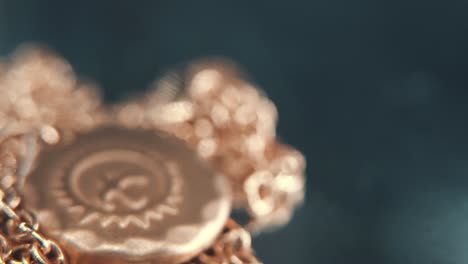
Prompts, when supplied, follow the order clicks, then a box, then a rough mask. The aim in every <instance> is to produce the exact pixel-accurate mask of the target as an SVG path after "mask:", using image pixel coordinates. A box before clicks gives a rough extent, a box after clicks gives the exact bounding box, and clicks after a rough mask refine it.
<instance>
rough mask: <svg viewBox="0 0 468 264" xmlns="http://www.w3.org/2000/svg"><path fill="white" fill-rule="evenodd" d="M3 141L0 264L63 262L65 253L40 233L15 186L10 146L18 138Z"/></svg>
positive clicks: (15, 162)
mask: <svg viewBox="0 0 468 264" xmlns="http://www.w3.org/2000/svg"><path fill="white" fill-rule="evenodd" d="M5 141H6V142H0V263H11V264H14V263H23V264H27V263H31V264H33V263H40V264H65V263H66V259H65V256H64V253H63V252H62V250H61V249H60V247H59V246H58V245H57V244H56V243H55V242H54V241H52V240H50V239H48V238H46V237H45V236H44V235H43V234H42V233H41V232H40V230H39V223H38V221H37V218H36V216H35V215H34V213H32V212H31V211H28V210H27V209H25V208H24V207H23V204H22V201H21V196H20V194H19V193H18V190H17V188H16V186H17V183H18V182H17V177H16V176H15V172H16V169H17V166H18V156H16V155H15V154H14V152H15V151H14V150H12V149H11V148H9V146H12V145H13V146H18V144H21V142H20V139H18V138H11V139H7V140H5ZM9 141H13V142H15V144H11V142H9Z"/></svg>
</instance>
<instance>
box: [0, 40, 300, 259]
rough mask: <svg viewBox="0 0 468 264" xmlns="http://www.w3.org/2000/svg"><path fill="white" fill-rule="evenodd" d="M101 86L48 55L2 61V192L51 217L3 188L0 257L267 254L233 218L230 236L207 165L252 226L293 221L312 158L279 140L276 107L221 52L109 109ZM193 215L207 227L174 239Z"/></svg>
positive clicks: (29, 52)
mask: <svg viewBox="0 0 468 264" xmlns="http://www.w3.org/2000/svg"><path fill="white" fill-rule="evenodd" d="M96 91H97V90H96V89H95V88H94V86H93V85H92V84H89V83H83V82H81V81H78V80H77V79H76V78H75V76H74V74H73V71H72V70H71V67H70V66H69V65H68V64H67V63H66V62H64V61H63V60H61V59H59V58H58V57H56V56H54V55H52V54H51V53H49V52H46V51H44V50H39V49H34V48H23V49H21V50H20V51H19V52H18V53H16V55H14V56H12V57H11V58H10V59H9V60H5V61H3V62H2V61H0V149H1V150H2V156H0V183H1V184H2V185H1V186H0V187H1V190H2V191H4V192H5V193H10V192H11V193H14V194H15V193H19V194H20V195H24V196H26V197H27V200H28V203H27V205H28V206H26V208H35V210H34V212H36V213H38V219H39V222H40V223H41V225H42V227H41V229H39V225H38V222H37V221H35V220H34V219H36V218H35V217H34V213H33V212H29V211H28V213H27V214H26V213H23V211H24V205H23V203H22V202H20V201H21V200H22V199H21V196H20V195H16V194H15V195H11V197H13V198H12V199H10V198H9V197H10V196H9V195H5V196H3V198H2V199H0V200H1V201H2V202H3V203H2V204H0V209H1V211H0V216H1V217H0V226H8V230H9V231H8V230H7V231H5V230H6V229H5V228H3V229H5V230H4V231H3V232H0V235H1V236H0V248H1V249H4V250H3V251H2V252H3V253H2V252H0V253H2V254H3V255H0V259H1V260H2V261H4V262H7V261H13V260H14V261H19V262H18V263H62V262H64V261H66V259H65V258H64V256H65V255H66V256H67V257H68V260H69V262H72V263H78V262H79V263H113V262H114V263H128V262H129V261H130V262H135V263H152V262H154V263H156V262H157V263H161V261H162V262H163V263H166V262H167V263H178V262H179V263H180V261H186V260H188V259H189V258H191V257H193V258H192V260H190V261H189V262H188V263H200V264H201V263H203V264H214V263H234V264H237V263H258V260H257V259H256V258H255V257H254V254H253V252H252V249H251V247H250V235H249V233H247V231H246V230H245V229H243V228H241V227H239V226H237V225H236V224H234V222H233V221H232V220H229V221H228V222H227V224H226V226H225V228H224V231H223V232H221V227H222V225H223V224H224V221H225V220H226V219H227V217H228V216H227V215H228V213H227V211H229V209H226V208H229V203H228V205H227V206H226V203H225V202H219V201H225V200H226V199H227V197H226V196H223V194H224V195H226V194H227V193H229V192H228V191H222V192H219V190H220V189H223V188H224V187H220V186H223V184H222V183H220V180H215V179H219V177H218V176H216V175H214V174H213V172H211V170H209V169H208V170H207V171H205V169H206V168H205V166H209V167H211V168H212V169H214V170H215V171H216V172H218V173H219V174H221V175H224V176H225V179H227V181H228V182H229V185H230V189H231V190H232V194H233V205H234V207H235V208H239V209H244V210H246V211H247V212H248V213H249V214H250V216H251V221H250V222H249V223H248V225H247V226H246V227H247V229H248V230H249V231H255V232H260V231H263V230H265V229H270V228H275V227H279V226H281V225H284V224H286V223H287V222H288V221H289V220H290V218H291V216H292V214H293V212H294V209H295V208H296V207H297V206H298V205H300V204H301V203H302V201H303V198H304V184H305V180H304V170H305V159H304V157H303V156H302V154H301V153H299V152H298V151H296V150H294V149H293V148H291V147H289V146H286V145H284V144H282V143H279V142H278V140H277V137H276V131H275V130H276V123H277V110H276V107H275V106H274V104H273V103H272V102H271V101H270V100H269V99H268V98H267V97H266V96H265V95H264V94H263V93H262V92H261V91H260V90H259V89H258V88H256V87H254V86H253V85H252V84H251V83H249V82H247V81H245V78H244V76H243V75H241V74H240V73H239V71H238V69H237V67H235V66H234V65H233V64H232V63H229V62H226V61H223V60H210V61H205V62H196V63H194V64H191V65H190V66H189V67H186V68H183V69H181V70H180V71H175V72H171V73H169V74H167V75H166V76H164V77H163V78H162V79H160V80H159V81H157V82H155V83H154V84H153V89H152V91H151V92H149V93H148V94H146V95H145V96H142V97H140V98H133V99H132V100H130V101H127V102H124V103H120V104H118V105H115V106H111V107H106V106H104V105H103V104H102V103H101V101H100V99H99V95H98V93H97V92H96ZM158 131H164V133H167V134H169V135H170V136H168V135H167V134H164V133H163V132H158ZM150 134H151V135H150ZM163 135H164V136H163ZM172 137H175V138H178V140H181V141H183V142H184V144H182V143H180V142H179V141H178V140H176V139H174V138H172ZM162 138H164V140H162ZM171 142H172V143H174V144H175V145H177V146H181V148H183V149H184V150H180V151H175V150H174V149H173V148H172V147H167V146H168V145H171V144H172V143H171ZM175 142H178V143H175ZM183 145H186V146H188V147H189V148H191V149H192V150H193V151H195V152H196V153H197V154H198V157H199V158H196V159H197V162H196V163H190V161H191V160H192V161H193V159H194V157H195V156H193V155H194V154H193V153H192V152H191V151H189V150H187V149H186V148H185V147H182V146H183ZM175 149H179V147H175ZM171 151H172V152H171ZM174 151H175V152H174ZM170 153H173V154H170ZM180 153H192V154H187V155H189V156H190V157H191V158H187V159H186V158H183V156H184V155H183V154H180ZM179 154H180V155H179ZM171 155H172V156H171ZM187 157H188V156H187ZM198 159H200V160H198ZM186 162H189V163H190V164H192V165H187V164H186ZM174 164H178V165H174ZM203 164H205V165H203ZM201 167H203V168H205V169H203V168H201ZM201 171H205V172H206V173H201ZM201 174H203V175H201ZM209 175H211V176H209ZM210 177H211V178H210ZM221 181H222V180H221ZM25 182H26V186H25ZM205 189H206V192H203V194H200V195H198V194H195V193H198V192H200V191H201V190H205ZM210 190H211V191H210ZM216 190H218V191H216ZM203 197H204V198H203ZM209 197H211V199H214V200H216V199H217V198H218V206H215V205H213V206H210V203H211V202H210V201H208V200H210V199H208V198H209ZM216 197H217V198H216ZM205 198H206V199H205ZM29 205H30V206H29ZM15 214H16V215H17V216H18V217H15V216H14V215H15ZM23 215H25V216H23ZM178 217H179V218H178ZM174 219H179V220H177V221H176V220H174ZM221 219H223V220H221ZM173 220H174V221H173ZM178 221H180V222H178ZM184 221H188V222H187V223H191V224H194V225H199V227H200V226H201V227H200V228H198V229H200V230H203V226H206V229H205V230H206V232H207V233H210V234H209V235H207V236H203V237H202V236H200V237H197V234H198V233H197V232H198V231H199V232H201V231H200V230H198V229H197V230H198V231H197V232H195V231H194V229H193V228H185V229H184V228H181V229H179V230H178V231H177V232H176V231H174V232H173V233H172V235H170V234H169V233H171V231H170V230H171V228H175V229H174V230H177V226H186V225H185V224H182V222H184ZM212 221H215V222H216V224H213V223H212ZM184 223H185V222H184ZM208 223H209V224H208ZM191 224H187V225H188V226H190V225H191ZM26 226H27V227H28V228H26ZM12 230H13V231H15V232H16V233H15V234H17V233H18V234H20V235H19V236H15V235H12V234H13V233H12V232H13V231H12ZM43 231H45V233H43ZM44 234H45V235H44ZM18 237H29V238H30V240H27V241H22V240H18V239H17V238H18ZM46 237H47V238H46ZM216 237H217V238H216ZM2 238H3V239H2ZM51 239H56V240H57V241H59V243H58V244H57V243H55V242H53V240H51ZM135 239H137V240H138V239H140V240H138V241H136V240H135ZM129 241H130V242H129ZM135 241H136V242H138V243H136V242H135ZM191 241H192V242H193V241H196V242H193V243H192V242H191ZM158 243H159V244H158ZM4 245H7V246H4ZM59 245H60V246H59ZM19 248H21V249H19ZM62 249H64V250H65V254H64V253H63V252H62ZM17 250H20V251H18V252H19V253H15V252H16V251H17ZM195 254H197V256H195ZM43 256H46V257H47V259H46V258H44V257H43ZM0 263H1V261H0ZM11 263H16V262H11Z"/></svg>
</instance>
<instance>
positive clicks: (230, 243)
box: [183, 219, 261, 264]
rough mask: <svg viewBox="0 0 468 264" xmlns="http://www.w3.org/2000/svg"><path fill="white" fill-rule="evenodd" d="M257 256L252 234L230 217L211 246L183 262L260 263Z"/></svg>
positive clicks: (218, 263)
mask: <svg viewBox="0 0 468 264" xmlns="http://www.w3.org/2000/svg"><path fill="white" fill-rule="evenodd" d="M260 263H261V262H260V261H259V260H258V259H257V258H256V257H255V255H254V253H253V251H252V247H251V238H250V234H249V233H248V232H247V231H246V230H245V229H243V228H242V227H240V226H239V225H238V224H236V222H234V221H233V220H232V219H230V220H229V221H228V222H227V223H226V226H225V228H224V230H223V233H222V234H221V235H220V236H219V238H218V239H217V240H216V242H215V243H214V244H213V246H212V247H211V248H209V249H208V250H205V251H204V252H203V253H201V254H200V255H199V256H197V257H196V258H194V259H192V260H191V261H189V262H186V263H183V264H260Z"/></svg>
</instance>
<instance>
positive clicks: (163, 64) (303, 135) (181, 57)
mask: <svg viewBox="0 0 468 264" xmlns="http://www.w3.org/2000/svg"><path fill="white" fill-rule="evenodd" d="M25 41H35V42H41V43H45V44H47V45H48V46H50V47H51V48H52V49H54V50H56V51H57V52H58V53H59V54H61V55H62V56H64V57H65V58H66V59H68V60H69V61H70V62H71V63H72V65H73V66H74V68H75V70H76V71H77V72H79V74H80V75H81V76H85V77H88V78H92V79H95V80H97V81H98V82H99V83H100V84H101V86H102V89H103V93H104V94H105V96H106V98H107V99H108V100H111V101H112V100H120V99H124V98H125V96H127V95H128V94H131V93H134V92H136V91H137V90H139V91H141V90H144V89H145V87H146V86H147V85H148V84H149V83H150V82H151V81H152V80H153V79H154V78H156V77H157V76H158V75H159V74H161V73H163V72H164V71H165V70H167V69H170V68H171V67H172V66H173V65H177V64H180V63H184V62H186V61H189V60H192V59H195V58H199V57H203V56H206V55H221V56H226V57H228V58H231V59H233V60H235V61H236V62H238V63H239V64H240V65H242V66H243V67H244V68H245V69H246V70H247V72H249V73H250V75H251V77H252V79H253V80H254V81H255V82H256V83H257V84H258V85H260V86H261V87H263V88H264V89H265V90H266V92H267V93H268V95H269V96H270V97H271V98H272V99H273V100H274V101H275V102H276V103H277V106H278V108H279V112H280V123H279V134H280V136H281V137H282V138H283V140H284V141H285V142H287V143H289V144H292V145H294V146H296V147H297V148H299V149H300V150H302V151H303V152H305V154H306V156H307V158H308V171H307V174H308V187H307V191H308V193H307V201H306V203H305V205H304V206H303V207H302V208H301V209H300V210H299V211H297V213H296V216H295V218H294V220H293V221H292V223H291V224H290V225H289V226H288V227H286V228H284V229H282V230H280V231H278V232H276V233H272V234H266V235H262V236H260V237H257V238H256V239H255V241H254V242H255V247H256V250H257V252H258V255H259V256H260V257H261V258H262V259H263V260H264V261H265V263H267V264H276V263H277V264H285V263H292V264H295V263H318V264H326V263H336V264H340V263H346V264H348V263H363V264H367V263H369V264H371V263H372V264H375V263H385V264H386V263H389V264H393V263H398V264H405V263H408V264H409V263H411V264H419V263H421V264H432V263H434V264H438V263H440V264H466V263H468V250H467V248H468V177H467V176H468V123H467V122H468V120H467V114H468V1H464V0H446V1H440V0H439V1H436V0H424V1H423V0H392V1H374V0H360V1H349V0H315V1H296V0H290V1H253V0H250V1H249V0H237V1H220V0H211V1H207V0H198V1H176V0H171V1H59V0H56V1H52V0H47V1H44V0H43V1H22V0H0V54H1V55H6V54H8V53H10V52H11V51H12V50H14V48H15V47H16V46H17V45H18V44H20V43H23V42H25Z"/></svg>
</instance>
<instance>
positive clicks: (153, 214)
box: [25, 127, 230, 263]
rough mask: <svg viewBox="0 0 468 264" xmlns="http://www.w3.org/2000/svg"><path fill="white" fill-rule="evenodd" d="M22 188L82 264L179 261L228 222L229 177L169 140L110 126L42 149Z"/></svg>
mask: <svg viewBox="0 0 468 264" xmlns="http://www.w3.org/2000/svg"><path fill="white" fill-rule="evenodd" d="M36 164H37V167H36V168H35V169H33V171H32V173H31V174H30V175H28V177H27V180H26V185H25V190H26V191H25V195H26V197H25V200H26V204H27V206H30V207H31V208H33V209H34V210H35V211H36V212H37V213H38V217H39V221H40V222H41V223H42V224H43V226H42V227H43V230H44V231H45V232H46V233H48V234H50V235H51V236H52V237H53V238H56V239H57V240H58V241H60V242H61V244H62V245H63V246H64V247H65V248H66V251H67V253H68V254H69V255H71V256H73V257H71V258H70V259H72V260H73V261H74V262H76V263H78V262H81V263H83V261H84V262H86V263H121V262H135V263H178V262H182V261H185V260H188V259H190V258H191V257H193V256H195V255H196V254H198V253H200V252H201V251H202V250H203V249H205V248H207V247H209V246H210V245H211V244H212V243H213V241H214V240H215V238H216V237H217V236H218V234H219V233H220V232H221V229H222V227H223V225H224V223H225V222H226V220H227V218H228V214H229V211H230V191H229V187H228V183H227V182H226V180H225V178H224V177H222V176H219V175H216V174H214V173H213V172H212V171H211V170H210V169H209V168H208V167H207V166H206V165H204V164H205V163H203V162H201V161H200V160H199V159H198V158H197V156H196V155H195V154H194V153H193V152H192V151H190V150H189V149H188V148H187V147H185V145H184V144H183V143H181V142H179V141H178V140H177V139H175V138H173V137H172V136H169V135H166V134H163V133H159V132H155V131H151V132H150V131H143V130H126V129H123V128H116V127H107V128H100V129H96V130H94V131H91V132H89V133H87V134H79V135H78V136H77V137H76V139H75V140H73V141H71V142H68V143H59V144H57V145H54V146H48V147H46V148H45V149H43V150H42V152H41V153H40V155H39V160H38V161H37V162H36Z"/></svg>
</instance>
